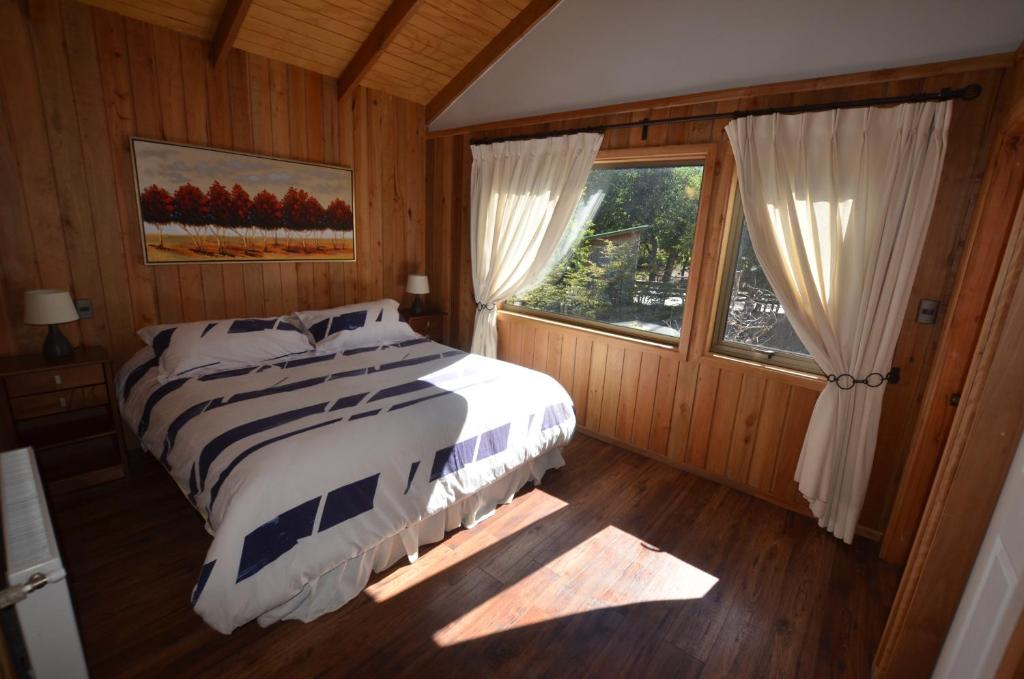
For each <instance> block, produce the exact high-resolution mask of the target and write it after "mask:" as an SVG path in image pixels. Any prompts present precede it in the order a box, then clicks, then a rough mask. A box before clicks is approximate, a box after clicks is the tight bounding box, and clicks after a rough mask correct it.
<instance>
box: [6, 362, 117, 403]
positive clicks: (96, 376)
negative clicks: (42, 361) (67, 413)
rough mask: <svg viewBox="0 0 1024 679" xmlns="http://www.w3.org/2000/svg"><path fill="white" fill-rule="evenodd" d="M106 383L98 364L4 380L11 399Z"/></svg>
mask: <svg viewBox="0 0 1024 679" xmlns="http://www.w3.org/2000/svg"><path fill="white" fill-rule="evenodd" d="M105 381H106V378H105V377H104V376H103V366H102V365H98V364H97V365H77V366H76V365H69V366H65V367H63V368H52V369H50V370H40V371H37V372H31V373H23V374H21V375H11V376H9V377H5V378H4V384H5V385H6V386H7V394H8V395H9V396H10V397H11V398H14V397H16V396H26V395H28V394H40V393H45V392H49V391H59V390H63V389H72V388H74V387H84V386H87V385H90V384H103V383H104V382H105Z"/></svg>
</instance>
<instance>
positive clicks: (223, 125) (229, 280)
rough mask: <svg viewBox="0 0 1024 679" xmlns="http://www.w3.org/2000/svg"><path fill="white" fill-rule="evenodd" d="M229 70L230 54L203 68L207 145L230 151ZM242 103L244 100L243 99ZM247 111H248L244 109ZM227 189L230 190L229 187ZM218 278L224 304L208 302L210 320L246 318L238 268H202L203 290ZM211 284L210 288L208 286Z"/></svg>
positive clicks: (247, 122) (241, 269) (242, 284)
mask: <svg viewBox="0 0 1024 679" xmlns="http://www.w3.org/2000/svg"><path fill="white" fill-rule="evenodd" d="M231 69H232V60H231V54H228V55H226V56H225V59H224V62H223V63H222V64H221V65H219V66H217V67H214V66H213V65H212V64H210V63H207V64H206V99H207V102H208V109H209V143H210V145H211V146H214V147H216V148H232V147H233V145H234V144H233V141H234V140H233V139H232V116H231V112H232V109H231V98H232V96H231V92H232V90H231V86H230V82H229V77H228V72H229V71H230V70H231ZM243 99H246V100H247V98H245V97H243ZM246 110H248V109H246ZM245 124H246V125H247V126H248V127H249V128H250V131H249V139H250V141H249V143H248V147H249V148H252V141H251V138H252V131H251V127H252V123H251V122H250V121H248V119H246V122H245ZM229 188H230V187H229ZM213 275H217V276H220V279H221V281H220V289H221V293H222V298H223V302H222V303H217V302H216V301H208V302H207V307H208V311H209V312H210V316H215V315H218V314H217V313H216V312H219V316H220V317H223V318H236V317H238V316H244V315H245V282H244V273H243V268H242V266H241V265H238V264H235V265H231V266H217V265H213V264H205V265H203V287H204V288H205V287H206V285H207V281H208V280H211V278H210V277H211V276H213ZM211 284H213V283H212V282H211Z"/></svg>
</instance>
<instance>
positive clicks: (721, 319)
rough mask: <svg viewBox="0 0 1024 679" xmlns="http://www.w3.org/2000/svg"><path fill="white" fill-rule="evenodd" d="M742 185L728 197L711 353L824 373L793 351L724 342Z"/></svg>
mask: <svg viewBox="0 0 1024 679" xmlns="http://www.w3.org/2000/svg"><path fill="white" fill-rule="evenodd" d="M741 201H742V198H741V196H740V191H739V184H738V182H737V181H733V182H732V188H731V191H730V193H729V209H728V213H727V215H726V219H725V224H726V227H725V233H724V235H723V239H722V240H723V243H722V259H721V263H720V266H719V275H718V292H717V297H716V299H715V318H714V323H713V325H712V328H711V347H710V352H711V354H713V355H716V356H723V357H727V358H735V359H739V360H743V361H751V362H754V363H759V364H761V365H765V366H774V367H776V368H785V369H786V370H793V371H796V372H800V373H805V374H807V375H811V376H820V375H823V374H824V373H823V372H822V370H821V368H820V367H818V364H817V363H816V362H815V361H814V359H813V358H811V357H810V356H803V355H801V354H795V353H793V352H791V351H784V350H778V351H767V350H763V349H755V348H753V347H751V346H749V345H747V344H743V343H742V342H731V341H729V340H727V339H725V329H726V325H727V324H728V321H729V303H730V301H731V299H730V298H731V297H732V283H731V279H732V276H733V274H735V273H736V260H737V259H738V257H739V247H740V228H741V226H742V224H743V210H742V208H741V207H740V202H741Z"/></svg>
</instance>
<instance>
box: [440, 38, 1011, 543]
mask: <svg viewBox="0 0 1024 679" xmlns="http://www.w3.org/2000/svg"><path fill="white" fill-rule="evenodd" d="M1006 63H1007V60H1006V59H1005V58H1003V59H1002V60H1000V61H998V62H991V63H990V62H988V61H984V62H971V64H972V65H973V66H972V68H967V67H966V66H965V65H964V64H963V63H958V64H953V65H948V67H941V68H940V67H928V68H916V67H915V68H911V69H908V70H902V69H897V70H891V71H888V72H886V73H885V74H874V75H872V76H871V77H855V78H842V77H841V78H838V79H821V80H819V81H816V82H815V83H797V84H793V85H792V88H788V87H787V86H784V85H778V86H767V87H757V88H746V89H742V90H735V91H728V92H726V93H719V94H720V96H711V95H695V96H688V97H683V98H677V99H674V100H672V103H669V104H665V103H664V102H662V103H659V104H657V105H652V106H651V107H643V106H632V105H627V106H623V107H613V108H612V109H608V110H602V109H597V110H593V111H590V112H584V113H579V115H577V113H576V112H571V113H570V114H569V115H567V116H560V115H551V116H545V117H543V118H540V119H536V120H532V121H529V122H528V124H517V123H515V122H514V121H513V122H511V123H510V122H505V123H501V124H494V125H490V124H487V125H483V126H479V127H477V128H474V129H463V130H457V131H456V132H455V134H452V135H449V134H448V133H447V132H442V133H437V134H430V135H428V138H429V139H430V141H429V144H428V148H429V152H430V153H431V154H432V156H431V157H432V165H431V172H430V173H428V192H429V193H428V195H429V197H430V200H431V205H432V208H431V213H430V214H431V220H432V223H431V224H430V225H429V231H428V240H429V239H430V238H432V237H433V235H434V229H435V228H438V229H450V230H447V231H444V235H445V237H446V238H450V239H451V240H452V246H451V247H452V251H451V252H452V257H456V256H458V257H461V258H463V262H464V263H463V264H457V265H456V264H453V265H452V266H451V267H450V268H449V269H448V271H450V272H451V273H450V276H451V278H450V280H447V281H446V291H445V296H446V299H448V300H451V302H450V303H451V304H452V308H453V309H458V308H460V307H462V306H465V307H466V308H467V310H468V311H469V313H467V314H466V315H465V317H458V318H453V322H452V327H453V328H454V330H453V336H454V337H453V339H454V340H458V339H459V338H462V337H464V338H465V341H466V342H467V343H468V338H469V336H470V334H471V329H472V305H473V300H472V282H471V277H470V276H469V266H468V256H467V255H468V253H467V249H468V242H469V236H468V226H469V219H470V216H469V214H468V209H467V207H468V192H469V184H470V181H469V177H470V172H471V164H470V162H469V154H470V148H469V140H470V139H478V138H485V137H488V136H505V135H510V134H523V133H531V132H553V131H559V130H563V129H567V128H575V127H580V126H583V127H587V126H601V125H608V124H614V123H618V122H625V121H628V120H643V119H646V118H652V119H654V118H658V117H668V116H679V115H688V114H694V113H704V112H711V111H720V112H727V111H732V110H736V109H743V108H754V107H762V106H785V105H794V104H804V103H816V102H828V101H835V100H842V99H856V98H861V97H873V96H882V95H886V94H893V93H906V92H914V91H919V90H921V89H922V88H928V89H941V88H943V87H959V86H962V85H963V84H966V83H970V82H979V83H981V84H982V87H983V90H984V92H985V95H984V96H983V97H979V98H978V99H977V100H975V101H972V102H957V103H956V104H954V118H955V121H954V124H953V125H952V126H951V130H950V137H949V151H948V153H949V159H950V162H951V163H952V164H953V165H955V166H956V167H955V168H954V169H949V171H947V172H946V173H944V175H943V178H942V182H941V185H940V189H939V194H940V195H941V196H942V198H941V202H940V205H938V206H937V208H936V216H935V218H934V219H933V222H932V224H931V225H930V229H931V231H930V232H929V245H928V247H927V248H926V251H925V254H924V256H923V259H922V265H921V270H920V272H919V275H918V277H917V278H916V279H915V283H914V295H913V296H912V299H911V301H910V303H909V304H908V308H907V310H906V315H905V318H904V328H903V333H902V334H901V337H900V341H899V343H898V345H897V351H896V359H895V362H896V363H897V364H899V365H900V367H901V368H903V369H904V372H903V374H904V378H903V380H902V381H901V384H899V385H895V386H894V387H893V388H891V389H889V390H887V396H886V408H885V409H884V412H883V418H882V425H881V427H880V443H879V451H880V452H879V454H878V455H876V459H879V458H880V456H882V455H884V457H885V459H884V460H880V461H879V462H878V464H877V465H876V467H875V469H874V470H873V474H872V480H871V485H870V486H869V497H868V499H867V501H866V503H865V511H864V513H863V515H862V522H861V523H862V528H863V529H864V531H863V532H864V533H865V534H868V535H872V536H878V535H879V534H880V532H881V531H882V530H884V528H885V525H886V521H887V519H888V513H889V509H888V508H889V507H890V505H891V504H892V498H893V495H894V493H895V489H896V487H897V482H898V479H899V477H900V473H901V465H902V459H903V455H904V454H905V451H906V449H907V447H908V443H909V436H910V434H909V432H910V431H911V430H912V427H913V420H914V419H915V418H916V416H917V412H918V409H919V401H920V399H921V395H922V390H923V385H924V380H925V379H926V377H927V375H928V374H929V372H930V370H931V366H932V364H933V363H934V357H935V355H936V339H937V337H938V332H939V331H940V327H939V326H930V327H926V326H917V324H916V323H915V322H914V317H913V316H914V314H913V313H912V312H913V311H914V309H915V307H916V304H917V300H918V298H919V297H922V296H925V297H933V298H937V299H940V300H942V301H946V300H948V298H949V296H950V294H951V292H950V291H951V290H952V289H953V288H952V286H953V282H954V281H955V278H956V275H957V270H958V267H959V266H960V258H961V249H962V243H963V240H964V238H965V236H966V235H967V234H968V233H969V232H970V231H971V229H972V228H975V227H971V226H969V224H968V221H967V216H968V215H969V214H970V212H971V210H972V206H973V202H974V200H975V195H976V190H977V188H978V186H977V184H978V169H977V168H979V167H981V164H983V163H984V157H985V150H986V148H987V144H988V143H989V139H990V137H991V131H990V130H989V129H988V128H987V127H986V122H985V121H986V120H988V119H990V118H991V116H992V115H993V107H994V102H995V100H996V90H998V89H999V87H1000V83H1001V81H1002V78H1003V71H1004V67H1005V65H1006ZM837 85H838V86H837ZM727 123H728V121H727V120H718V121H702V122H699V123H686V124H675V125H668V126H658V127H651V128H649V130H648V136H647V140H646V142H645V141H644V140H643V139H642V133H641V130H639V129H628V130H613V131H609V133H608V134H606V136H605V142H604V148H605V149H620V148H628V147H632V146H636V145H646V146H649V147H650V146H660V145H670V144H686V143H690V144H692V143H712V144H714V145H715V149H716V151H715V154H714V155H715V158H714V159H713V160H709V162H708V165H707V168H708V169H707V172H706V175H705V180H704V192H705V193H704V196H703V197H705V198H707V200H706V201H703V200H702V204H701V208H702V211H706V214H703V215H701V216H700V218H699V224H698V229H697V234H696V235H697V238H696V240H697V243H696V244H695V253H699V256H697V257H696V262H695V265H694V266H693V270H692V271H691V274H690V285H689V290H688V295H687V304H686V307H687V309H686V314H685V318H684V328H683V333H682V334H683V337H684V341H683V343H682V344H683V350H682V351H679V352H671V353H669V352H666V351H665V350H662V349H649V348H648V346H647V345H645V344H643V343H635V342H631V341H630V340H620V339H615V338H610V337H607V336H606V335H603V334H600V333H593V332H590V331H588V330H584V329H579V328H572V329H571V330H568V331H566V332H571V333H572V334H573V335H574V336H576V337H577V338H578V339H577V343H576V347H577V350H578V351H579V350H581V349H582V348H583V347H589V348H591V352H590V355H589V357H588V360H587V366H588V369H589V371H590V374H589V377H590V379H589V381H588V384H587V389H586V390H584V391H583V392H582V394H581V393H580V389H579V387H578V385H577V384H576V383H575V382H574V384H573V387H572V392H571V393H572V395H573V397H574V399H576V400H577V405H578V406H579V405H580V402H581V401H580V396H581V395H582V396H583V397H584V398H585V400H584V401H583V404H584V406H583V407H582V408H580V412H581V416H580V418H579V420H580V426H581V427H582V428H583V429H585V430H588V431H590V432H593V433H596V434H598V435H600V436H602V437H604V438H607V439H609V440H612V441H614V442H616V443H620V444H623V445H627V446H632V447H634V448H636V449H639V450H641V451H643V452H645V453H649V454H654V455H661V454H664V455H666V456H667V460H668V461H669V462H670V463H673V464H676V465H680V466H683V467H685V468H687V469H691V470H695V471H698V472H701V473H707V474H709V475H713V476H716V477H717V478H719V479H720V480H726V481H728V482H729V483H733V484H738V485H740V486H742V487H744V488H746V489H748V490H749V491H750V492H753V493H755V494H759V495H761V496H764V497H767V498H769V499H772V500H773V501H776V502H778V503H779V504H782V505H784V506H787V507H790V508H796V509H802V510H803V511H806V503H805V502H804V501H803V499H802V498H800V497H799V495H798V493H797V490H796V484H795V482H793V481H792V476H793V472H794V470H795V466H796V460H797V457H798V455H799V449H800V445H798V444H799V443H800V442H801V441H802V437H803V432H804V430H805V428H806V426H807V420H808V417H809V414H810V411H811V409H812V407H813V404H814V401H815V399H816V397H817V394H818V393H819V392H820V390H821V389H822V388H823V386H824V383H823V381H822V380H821V378H820V377H817V376H810V375H802V374H799V373H795V372H793V371H786V370H779V369H773V368H769V367H765V366H760V365H757V364H751V363H747V362H744V361H738V360H734V359H729V358H725V357H719V356H715V355H713V354H711V352H710V347H711V344H712V342H713V326H714V324H713V320H714V317H715V314H716V312H717V308H716V307H717V305H716V302H717V298H718V295H717V292H718V290H717V288H718V286H719V281H720V278H721V275H720V273H721V268H722V265H723V261H722V257H723V248H722V244H723V242H724V237H725V235H726V233H727V228H728V227H729V226H730V224H731V222H730V219H729V213H730V210H731V207H732V204H733V200H732V193H733V190H734V189H733V187H734V174H735V168H734V162H733V158H732V154H731V151H730V149H729V144H728V140H727V138H726V136H725V134H724V128H725V125H726V124H727ZM947 169H948V167H947ZM459 200H463V201H465V202H464V203H463V205H461V206H460V205H458V204H457V203H458V201H459ZM940 212H941V216H940V215H939V213H940ZM436 219H442V221H440V222H438V223H437V224H435V223H434V221H433V220H436ZM449 225H450V227H449ZM435 259H436V258H433V259H432V260H431V262H432V263H431V264H430V266H429V267H428V269H430V270H431V272H433V271H435V270H437V268H438V266H439V264H436V263H434V261H435ZM457 315H459V312H458V311H456V312H455V313H454V314H453V316H457ZM499 316H500V318H501V320H500V321H499V322H501V323H504V322H508V323H509V324H511V325H513V326H524V331H526V332H529V326H536V327H540V326H542V325H548V326H549V327H550V326H551V325H552V324H551V323H548V322H546V321H540V320H536V319H531V318H526V317H523V316H522V315H517V314H514V313H507V312H504V313H501V314H499ZM942 320H944V319H942V318H940V323H941V321H942ZM556 325H557V324H556ZM559 327H566V326H559ZM534 332H536V330H534ZM512 336H513V337H516V336H517V334H516V332H513V333H512ZM584 338H586V339H587V341H584ZM563 347H564V344H563ZM614 347H631V348H634V349H635V348H640V351H641V354H642V356H641V359H640V363H639V366H640V372H641V373H642V372H643V371H644V370H650V368H649V367H645V366H646V364H645V358H646V356H647V355H648V354H649V353H650V354H651V355H655V354H656V355H657V356H658V361H659V367H658V371H659V374H658V378H657V383H656V390H657V398H656V402H655V403H654V404H653V406H652V407H653V410H652V411H651V413H650V416H651V427H650V430H649V431H646V432H645V431H644V427H643V425H640V426H639V428H638V422H641V421H642V420H644V419H646V417H647V415H648V411H647V410H646V409H647V405H646V404H645V403H643V401H642V398H641V394H640V391H641V390H640V387H639V379H640V378H639V375H638V377H637V384H638V387H637V394H638V398H637V399H636V403H629V404H628V405H626V406H625V407H626V408H627V409H631V412H632V419H631V420H630V421H629V423H628V425H627V419H628V418H627V416H626V415H623V414H622V413H620V412H619V408H620V406H622V405H623V403H624V402H623V401H622V400H621V399H620V396H628V395H630V394H632V393H633V391H632V389H633V388H632V368H633V366H632V365H631V366H629V370H623V368H625V367H626V366H625V364H624V363H623V365H622V368H620V367H619V365H618V361H617V353H615V351H614V349H613V348H614ZM641 347H642V348H641ZM563 353H564V350H563ZM609 356H611V357H612V361H611V362H610V363H609V360H608V359H609ZM575 359H576V360H575V361H574V365H575V366H576V369H577V370H578V368H579V366H580V357H579V356H577V357H575ZM563 360H564V358H563ZM526 364H527V365H529V363H528V362H527V363H526ZM616 370H619V372H618V373H616V372H615V371H616ZM662 371H668V372H670V373H671V376H670V377H669V376H668V374H663V372H662ZM624 373H625V374H626V375H627V376H628V379H626V380H625V381H623V379H622V377H623V374H624ZM723 379H724V383H723V384H721V385H720V383H722V382H723ZM762 380H763V383H762ZM606 384H607V385H608V388H609V390H610V391H613V392H614V396H612V395H611V394H607V393H605V385H606ZM723 387H724V388H723ZM720 389H721V393H719V390H720ZM759 395H760V396H759ZM759 397H760V399H761V401H762V402H763V406H761V405H758V404H757V403H756V402H757V401H758V399H759ZM608 399H613V401H611V402H610V401H609V400H608ZM613 413H614V416H613ZM611 423H614V424H613V426H612V427H611V428H610V429H609V425H610V424H611ZM627 432H628V436H626V434H627ZM623 437H625V438H623ZM645 437H646V442H645V441H644V438H645ZM882 451H884V453H883V452H882Z"/></svg>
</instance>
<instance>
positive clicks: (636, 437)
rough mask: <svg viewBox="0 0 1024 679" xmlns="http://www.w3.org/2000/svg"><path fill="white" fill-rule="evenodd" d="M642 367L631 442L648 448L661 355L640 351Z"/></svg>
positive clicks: (635, 397) (637, 384) (638, 373)
mask: <svg viewBox="0 0 1024 679" xmlns="http://www.w3.org/2000/svg"><path fill="white" fill-rule="evenodd" d="M636 353H637V354H638V355H639V356H640V368H639V370H638V372H637V382H636V393H635V396H634V401H635V403H636V408H635V409H634V411H633V422H632V423H631V429H630V439H629V441H630V443H632V444H633V445H634V446H636V447H638V448H648V447H649V446H650V440H651V420H652V418H653V416H654V406H655V398H656V395H657V389H658V367H659V366H660V364H661V357H660V356H658V355H657V354H654V353H650V352H646V351H638V352H636Z"/></svg>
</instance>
